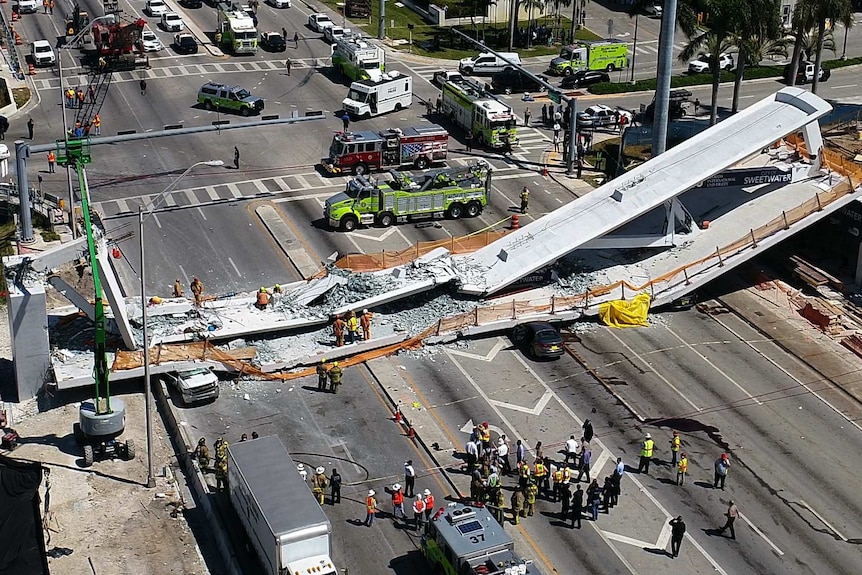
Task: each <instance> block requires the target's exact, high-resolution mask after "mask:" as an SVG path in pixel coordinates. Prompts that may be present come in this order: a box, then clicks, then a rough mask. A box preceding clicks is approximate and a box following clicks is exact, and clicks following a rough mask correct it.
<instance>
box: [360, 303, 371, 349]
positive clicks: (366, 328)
mask: <svg viewBox="0 0 862 575" xmlns="http://www.w3.org/2000/svg"><path fill="white" fill-rule="evenodd" d="M372 317H374V314H372V313H371V312H370V311H368V310H367V309H364V310H362V317H361V318H359V325H361V326H362V339H364V340H365V341H368V340H369V339H371V318H372Z"/></svg>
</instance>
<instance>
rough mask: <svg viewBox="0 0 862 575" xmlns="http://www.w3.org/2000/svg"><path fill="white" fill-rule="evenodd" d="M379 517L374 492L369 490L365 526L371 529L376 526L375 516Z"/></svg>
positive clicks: (366, 501) (366, 499)
mask: <svg viewBox="0 0 862 575" xmlns="http://www.w3.org/2000/svg"><path fill="white" fill-rule="evenodd" d="M375 515H377V500H376V499H374V490H373V489H369V490H368V497H366V498H365V526H366V527H371V526H372V525H373V524H374V516H375Z"/></svg>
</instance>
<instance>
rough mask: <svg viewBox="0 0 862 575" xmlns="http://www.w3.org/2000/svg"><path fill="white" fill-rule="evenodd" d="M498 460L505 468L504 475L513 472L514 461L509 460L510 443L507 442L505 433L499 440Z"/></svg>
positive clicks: (502, 467)
mask: <svg viewBox="0 0 862 575" xmlns="http://www.w3.org/2000/svg"><path fill="white" fill-rule="evenodd" d="M497 462H498V463H499V464H500V468H501V469H502V470H503V475H509V474H511V473H512V462H511V461H509V444H508V443H506V436H505V435H503V436H501V437H500V439H498V440H497Z"/></svg>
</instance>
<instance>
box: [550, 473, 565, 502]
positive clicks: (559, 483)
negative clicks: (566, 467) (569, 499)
mask: <svg viewBox="0 0 862 575" xmlns="http://www.w3.org/2000/svg"><path fill="white" fill-rule="evenodd" d="M551 477H553V478H554V488H553V490H552V493H553V494H554V502H555V503H556V502H557V500H559V499H560V498H561V497H562V496H563V468H562V467H557V468H555V469H554V471H553V472H552V473H551Z"/></svg>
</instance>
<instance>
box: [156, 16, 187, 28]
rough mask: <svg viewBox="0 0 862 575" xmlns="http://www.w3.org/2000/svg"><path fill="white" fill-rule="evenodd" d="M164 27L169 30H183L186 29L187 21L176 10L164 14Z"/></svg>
mask: <svg viewBox="0 0 862 575" xmlns="http://www.w3.org/2000/svg"><path fill="white" fill-rule="evenodd" d="M162 28H164V29H165V30H167V31H168V32H182V31H183V30H185V29H186V23H185V22H183V19H182V17H181V16H180V15H179V14H177V13H176V12H167V13H165V14H162Z"/></svg>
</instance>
